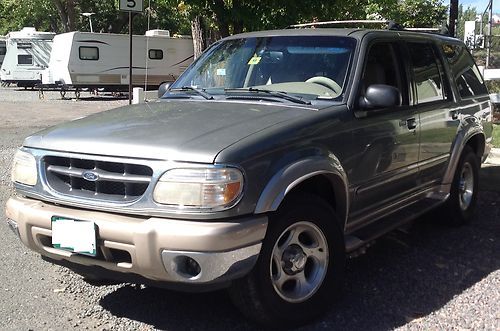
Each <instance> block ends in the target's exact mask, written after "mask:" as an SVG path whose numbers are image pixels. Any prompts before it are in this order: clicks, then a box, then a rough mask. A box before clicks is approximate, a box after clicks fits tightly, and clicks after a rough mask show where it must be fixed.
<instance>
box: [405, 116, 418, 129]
mask: <svg viewBox="0 0 500 331" xmlns="http://www.w3.org/2000/svg"><path fill="white" fill-rule="evenodd" d="M406 127H407V128H408V130H414V129H416V128H417V120H416V119H415V118H409V119H407V120H406Z"/></svg>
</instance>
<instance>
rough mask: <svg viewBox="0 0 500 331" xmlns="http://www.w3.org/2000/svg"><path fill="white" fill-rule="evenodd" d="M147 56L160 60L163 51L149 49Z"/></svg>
mask: <svg viewBox="0 0 500 331" xmlns="http://www.w3.org/2000/svg"><path fill="white" fill-rule="evenodd" d="M149 58H150V59H151V60H161V59H163V51H162V50H161V49H150V50H149Z"/></svg>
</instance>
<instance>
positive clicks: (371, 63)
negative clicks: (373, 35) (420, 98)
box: [361, 42, 409, 105]
mask: <svg viewBox="0 0 500 331" xmlns="http://www.w3.org/2000/svg"><path fill="white" fill-rule="evenodd" d="M399 58H400V49H399V46H398V44H397V43H390V42H377V43H375V44H373V45H371V46H370V49H369V51H368V54H367V57H366V60H365V66H364V70H363V76H362V80H361V95H364V94H365V92H366V90H367V89H368V87H369V86H370V85H378V84H382V85H389V86H392V87H395V88H397V89H398V90H399V92H400V93H401V96H402V104H403V105H408V102H409V101H408V99H409V98H408V92H407V82H406V79H405V77H406V76H405V74H404V70H402V68H401V63H400V61H398V59H399Z"/></svg>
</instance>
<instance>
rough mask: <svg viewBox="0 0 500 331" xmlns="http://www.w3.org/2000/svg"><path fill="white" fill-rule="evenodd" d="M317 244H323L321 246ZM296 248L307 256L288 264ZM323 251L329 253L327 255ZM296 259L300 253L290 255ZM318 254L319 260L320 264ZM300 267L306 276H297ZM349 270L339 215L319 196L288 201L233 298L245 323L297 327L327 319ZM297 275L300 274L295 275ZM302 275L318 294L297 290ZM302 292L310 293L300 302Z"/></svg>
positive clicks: (275, 217) (233, 289)
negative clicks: (325, 317)
mask: <svg viewBox="0 0 500 331" xmlns="http://www.w3.org/2000/svg"><path fill="white" fill-rule="evenodd" d="M289 229H291V230H289ZM287 230H289V231H288V232H290V233H291V234H290V233H288V232H287ZM309 230H310V231H309ZM318 230H319V232H318ZM294 233H296V234H297V235H296V237H297V241H298V242H300V243H299V244H298V245H296V244H294V243H293V240H291V239H290V241H288V240H284V238H285V237H287V238H292V237H294V235H293V234H294ZM299 234H300V236H299ZM279 239H281V240H279ZM315 239H318V240H317V242H316V243H315V242H314V240H315ZM290 242H292V244H291V245H289V243H290ZM304 243H305V244H304ZM325 243H326V246H325V245H324V244H325ZM303 244H304V245H303ZM316 244H317V246H316ZM280 245H282V246H283V247H285V246H286V249H283V250H282V249H281V248H280V247H279V246H280ZM307 245H310V246H307ZM292 246H293V247H292ZM296 247H302V248H303V250H302V251H301V252H302V253H303V254H302V253H298V254H299V255H293V256H294V257H295V258H296V257H298V256H299V257H302V259H301V258H299V259H296V260H294V259H293V258H290V259H288V260H287V259H286V258H285V256H290V250H291V249H295V248H296ZM307 247H313V249H307ZM323 247H325V248H327V249H325V250H323ZM276 249H278V250H279V252H280V254H275V258H276V256H281V258H280V261H279V262H280V263H282V264H281V265H278V264H276V263H275V262H274V261H276V259H274V260H273V258H272V256H273V250H274V251H275V250H276ZM299 250H300V249H299ZM313 251H315V252H316V253H311V255H307V254H308V253H307V254H306V253H305V252H313ZM275 252H276V251H275ZM281 252H282V254H281ZM323 252H327V254H325V255H326V257H325V256H324V255H322V254H323ZM295 253H297V252H296V251H294V253H291V254H295ZM300 254H302V255H300ZM314 254H318V255H319V258H317V256H315V255H314ZM304 255H305V256H304ZM285 261H288V262H291V264H290V263H288V264H287V263H286V262H285ZM297 261H302V262H297ZM304 261H305V262H304ZM322 261H327V263H326V265H325V264H322ZM298 265H301V267H300V266H299V267H298V268H302V269H303V271H300V269H295V270H292V269H293V268H295V267H297V266H298ZM344 268H345V244H344V236H343V232H342V231H341V228H340V226H339V222H338V219H337V217H336V215H335V212H334V210H333V209H332V208H331V207H330V205H328V204H327V203H326V202H324V201H323V200H322V199H320V198H318V197H316V196H314V195H309V194H300V195H296V196H294V197H291V198H289V199H288V200H287V201H286V202H285V203H284V204H283V205H282V206H281V207H280V208H279V210H278V211H277V212H276V213H275V214H274V215H272V216H271V217H270V219H269V225H268V230H267V233H266V237H265V239H264V242H263V245H262V250H261V253H260V256H259V259H258V261H257V263H256V265H255V267H254V269H253V270H252V271H251V273H250V274H248V275H247V276H246V277H244V278H242V279H239V280H236V281H235V282H234V283H233V285H232V287H231V288H230V296H231V298H232V301H233V303H234V304H235V305H236V306H237V307H238V308H239V309H240V311H241V312H242V313H243V314H244V315H246V317H248V318H249V319H251V320H253V321H255V322H257V323H259V324H261V325H264V326H266V327H272V328H279V329H282V328H289V327H296V326H299V325H302V324H304V323H307V322H309V321H311V320H312V319H314V318H316V317H318V316H319V315H321V314H322V313H324V312H325V311H326V310H327V309H328V308H329V307H330V304H331V303H332V302H333V301H334V299H336V298H338V296H339V292H340V290H341V288H342V286H343V275H344ZM277 269H279V270H277ZM285 269H286V270H287V271H285ZM325 270H326V271H325ZM293 272H296V274H294V275H291V274H290V273H293ZM278 273H279V276H278V275H277V274H278ZM302 273H303V275H304V278H303V279H307V283H306V284H307V285H310V284H312V283H314V284H316V286H314V285H311V286H312V287H314V290H311V289H307V287H308V286H304V289H305V290H302V286H297V284H298V283H300V282H301V281H300V280H299V281H297V280H296V279H295V278H293V277H297V278H299V276H300V275H301V274H302ZM282 277H283V278H285V279H287V280H286V281H284V282H283V283H282V285H279V286H280V289H278V288H277V286H278V285H276V284H277V279H276V278H280V279H281V278H282ZM273 278H274V279H273ZM309 281H311V283H309ZM285 284H287V285H285ZM302 284H304V283H302ZM275 286H276V287H275ZM298 289H300V291H305V292H306V294H304V295H302V296H301V295H300V294H299V295H296V296H295V294H296V292H300V291H299V290H298ZM287 291H289V292H287ZM301 294H302V293H301ZM291 301H294V302H291Z"/></svg>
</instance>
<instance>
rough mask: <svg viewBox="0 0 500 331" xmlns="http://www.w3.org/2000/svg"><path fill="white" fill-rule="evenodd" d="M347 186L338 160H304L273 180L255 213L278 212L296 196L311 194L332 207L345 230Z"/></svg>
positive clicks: (289, 166) (264, 191)
mask: <svg viewBox="0 0 500 331" xmlns="http://www.w3.org/2000/svg"><path fill="white" fill-rule="evenodd" d="M347 183H348V181H347V175H346V173H345V172H344V170H343V168H342V167H341V165H340V162H339V161H338V159H337V158H335V157H330V158H329V159H326V160H325V159H306V160H301V161H298V162H296V163H293V164H291V165H288V166H286V167H284V168H283V169H282V170H281V171H279V172H278V173H276V174H275V175H274V176H273V177H272V178H271V180H270V181H269V182H268V183H267V185H266V187H265V189H264V190H263V191H262V193H261V195H260V197H259V200H258V202H257V205H256V208H255V213H257V214H259V213H265V212H271V211H276V210H277V209H278V208H279V206H280V205H281V204H282V203H283V202H284V201H285V199H286V198H287V197H289V196H291V195H292V194H294V193H298V192H308V193H312V194H315V195H317V196H319V197H321V198H323V199H324V200H325V201H326V202H327V203H328V204H329V205H331V206H332V208H333V209H334V210H335V212H336V214H337V216H338V217H339V220H340V222H341V223H342V224H340V226H341V228H342V229H344V227H345V223H346V221H347V215H348V209H349V195H348V184H347Z"/></svg>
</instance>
